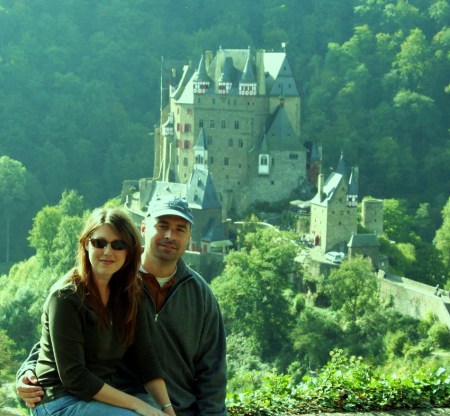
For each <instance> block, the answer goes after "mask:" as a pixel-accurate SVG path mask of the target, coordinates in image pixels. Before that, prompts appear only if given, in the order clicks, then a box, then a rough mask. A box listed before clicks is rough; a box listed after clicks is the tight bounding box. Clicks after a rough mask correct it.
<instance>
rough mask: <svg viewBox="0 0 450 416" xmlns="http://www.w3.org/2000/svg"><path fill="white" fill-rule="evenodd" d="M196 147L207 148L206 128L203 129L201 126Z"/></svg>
mask: <svg viewBox="0 0 450 416" xmlns="http://www.w3.org/2000/svg"><path fill="white" fill-rule="evenodd" d="M194 149H205V150H206V139H205V130H204V129H203V127H201V128H200V132H199V134H198V139H197V143H196V144H195V146H194Z"/></svg>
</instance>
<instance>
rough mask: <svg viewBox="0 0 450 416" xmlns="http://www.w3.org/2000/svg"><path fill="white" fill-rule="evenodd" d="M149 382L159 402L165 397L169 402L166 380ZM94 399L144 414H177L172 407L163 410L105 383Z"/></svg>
mask: <svg viewBox="0 0 450 416" xmlns="http://www.w3.org/2000/svg"><path fill="white" fill-rule="evenodd" d="M147 384H148V385H150V389H151V390H152V391H153V393H152V395H153V394H155V396H154V397H155V399H156V400H157V401H158V403H163V402H162V401H160V400H165V399H166V400H167V401H166V402H164V403H168V402H169V396H168V394H167V390H166V388H165V387H166V386H165V383H164V380H162V379H158V380H152V381H150V382H149V383H147ZM146 386H147V385H146ZM93 399H94V400H97V401H99V402H102V403H107V404H110V405H112V406H117V407H123V408H125V409H130V410H133V411H134V412H136V413H137V414H139V415H142V416H167V415H172V416H175V412H174V411H173V408H172V407H169V408H166V409H165V411H164V412H163V411H161V410H159V409H156V408H155V407H153V406H151V405H149V404H148V403H145V402H144V401H143V400H141V399H139V398H137V397H134V396H131V395H130V394H127V393H124V392H123V391H120V390H117V389H115V388H114V387H111V386H110V385H109V384H104V385H103V387H102V388H101V389H100V391H99V392H98V393H97V394H96V395H94V397H93ZM161 407H162V405H161Z"/></svg>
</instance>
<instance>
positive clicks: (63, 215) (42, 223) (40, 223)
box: [28, 191, 84, 270]
mask: <svg viewBox="0 0 450 416" xmlns="http://www.w3.org/2000/svg"><path fill="white" fill-rule="evenodd" d="M83 214H84V203H83V198H82V197H80V196H78V194H77V193H76V192H74V191H70V192H64V193H63V194H62V197H61V200H60V201H59V204H58V205H55V206H46V207H44V208H43V209H42V210H41V211H39V212H38V213H37V215H36V217H35V218H34V220H33V227H32V229H31V231H30V234H29V237H28V240H29V242H30V245H31V246H32V247H33V248H35V249H36V255H37V257H38V258H39V259H40V260H41V261H42V266H43V267H47V266H50V265H52V266H54V267H57V266H58V267H59V266H62V270H64V268H65V267H67V268H69V267H72V266H73V260H74V255H75V252H76V245H77V236H78V234H79V232H80V231H81V220H82V216H83ZM63 259H65V261H63ZM69 265H70V266H69Z"/></svg>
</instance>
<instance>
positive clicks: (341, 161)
mask: <svg viewBox="0 0 450 416" xmlns="http://www.w3.org/2000/svg"><path fill="white" fill-rule="evenodd" d="M336 173H340V174H341V175H342V176H347V166H346V165H345V162H344V152H343V151H341V157H340V158H339V162H338V165H337V168H336Z"/></svg>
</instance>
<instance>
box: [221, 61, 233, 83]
mask: <svg viewBox="0 0 450 416" xmlns="http://www.w3.org/2000/svg"><path fill="white" fill-rule="evenodd" d="M233 81H234V66H233V58H232V57H231V56H227V57H226V58H225V62H224V63H223V67H222V72H221V74H220V77H219V82H233Z"/></svg>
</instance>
